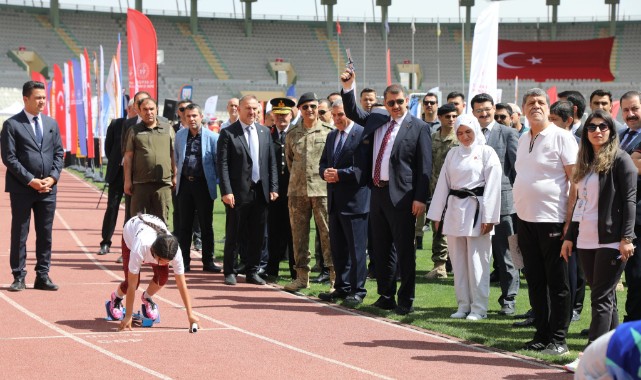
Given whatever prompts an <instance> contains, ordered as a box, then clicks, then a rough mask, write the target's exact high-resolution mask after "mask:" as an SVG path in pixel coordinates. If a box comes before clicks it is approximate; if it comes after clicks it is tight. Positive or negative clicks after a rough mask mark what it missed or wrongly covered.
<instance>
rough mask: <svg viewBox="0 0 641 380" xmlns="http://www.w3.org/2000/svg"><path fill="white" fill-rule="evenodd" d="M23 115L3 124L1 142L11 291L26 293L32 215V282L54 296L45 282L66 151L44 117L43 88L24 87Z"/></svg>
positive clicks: (53, 287)
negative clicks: (8, 218)
mask: <svg viewBox="0 0 641 380" xmlns="http://www.w3.org/2000/svg"><path fill="white" fill-rule="evenodd" d="M22 99H23V100H24V110H23V111H21V112H20V113H18V114H17V115H14V116H13V117H11V118H10V119H8V120H7V121H5V122H4V125H3V127H2V135H1V136H0V142H1V150H2V162H3V163H4V164H5V165H6V166H7V174H6V178H5V181H6V184H5V191H6V192H8V193H9V198H10V202H11V249H10V253H9V262H10V264H11V272H12V273H13V278H14V281H13V283H12V284H11V286H10V287H9V291H13V292H17V291H20V290H23V289H25V280H24V278H25V276H26V275H27V271H26V270H25V266H26V259H27V237H28V235H29V223H30V221H31V212H32V210H33V215H34V225H35V229H36V268H35V270H36V281H35V283H34V285H33V287H34V288H35V289H40V290H58V285H56V284H54V283H53V282H52V281H51V279H50V278H49V267H50V264H51V233H52V226H53V217H54V215H55V212H56V191H57V186H56V184H57V183H58V179H59V178H60V171H61V170H62V164H63V155H64V150H63V149H62V140H61V138H60V130H59V129H58V124H57V123H56V121H55V120H53V119H52V118H50V117H48V116H46V115H43V114H42V111H43V110H44V108H45V106H46V104H47V93H46V91H45V85H44V84H43V83H42V82H34V81H29V82H27V83H25V84H24V86H23V87H22Z"/></svg>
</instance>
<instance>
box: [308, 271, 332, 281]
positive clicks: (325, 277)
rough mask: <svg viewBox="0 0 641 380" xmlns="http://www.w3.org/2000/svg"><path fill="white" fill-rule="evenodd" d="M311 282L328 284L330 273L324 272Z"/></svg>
mask: <svg viewBox="0 0 641 380" xmlns="http://www.w3.org/2000/svg"><path fill="white" fill-rule="evenodd" d="M311 282H313V283H315V284H323V283H326V282H329V272H325V271H324V270H323V271H322V272H321V273H320V274H319V275H318V277H316V278H315V279H313V280H312V281H311Z"/></svg>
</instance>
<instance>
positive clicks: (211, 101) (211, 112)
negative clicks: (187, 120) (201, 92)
mask: <svg viewBox="0 0 641 380" xmlns="http://www.w3.org/2000/svg"><path fill="white" fill-rule="evenodd" d="M267 104H268V105H269V103H267ZM217 105H218V95H214V96H210V97H209V98H208V99H207V101H206V102H205V109H204V110H203V114H205V117H207V118H209V119H213V118H214V117H216V106H217Z"/></svg>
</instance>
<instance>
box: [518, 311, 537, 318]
mask: <svg viewBox="0 0 641 380" xmlns="http://www.w3.org/2000/svg"><path fill="white" fill-rule="evenodd" d="M530 317H534V312H533V311H532V309H530V310H528V311H526V312H525V313H523V314H517V315H515V316H514V318H515V319H524V318H530Z"/></svg>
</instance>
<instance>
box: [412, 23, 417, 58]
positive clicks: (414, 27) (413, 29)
mask: <svg viewBox="0 0 641 380" xmlns="http://www.w3.org/2000/svg"><path fill="white" fill-rule="evenodd" d="M414 33H416V25H414V19H412V34H414ZM412 63H414V62H412Z"/></svg>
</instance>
